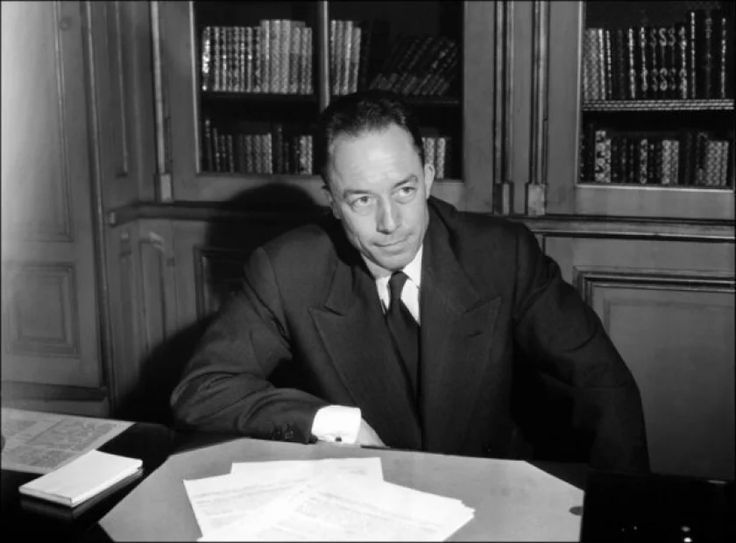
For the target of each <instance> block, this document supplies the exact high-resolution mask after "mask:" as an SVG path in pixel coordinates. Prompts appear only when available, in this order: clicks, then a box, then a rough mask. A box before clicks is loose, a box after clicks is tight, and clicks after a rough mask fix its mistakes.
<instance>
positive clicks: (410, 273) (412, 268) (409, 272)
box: [360, 244, 424, 288]
mask: <svg viewBox="0 0 736 543" xmlns="http://www.w3.org/2000/svg"><path fill="white" fill-rule="evenodd" d="M423 252H424V244H422V245H421V246H420V247H419V250H418V251H417V254H416V255H414V258H413V259H412V261H411V262H409V263H408V264H407V265H406V266H404V267H403V268H402V269H401V270H400V271H403V272H404V273H405V274H406V276H407V277H408V278H409V281H411V282H412V283H414V284H415V285H416V286H417V288H419V287H420V286H421V284H422V253H423ZM360 256H361V257H362V258H363V261H364V262H365V263H366V265H367V266H368V270H369V271H370V272H371V274H372V275H373V278H374V279H375V281H376V283H377V284H379V285H380V284H386V283H388V280H389V278H390V277H391V274H388V275H385V276H379V275H377V274H376V273H375V268H374V265H373V264H372V263H369V262H368V260H367V259H366V258H365V257H364V256H363V255H360Z"/></svg>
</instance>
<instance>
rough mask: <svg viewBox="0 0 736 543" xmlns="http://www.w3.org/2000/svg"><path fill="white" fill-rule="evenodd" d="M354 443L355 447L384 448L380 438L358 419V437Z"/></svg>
mask: <svg viewBox="0 0 736 543" xmlns="http://www.w3.org/2000/svg"><path fill="white" fill-rule="evenodd" d="M355 443H356V444H357V445H369V446H371V447H386V445H384V443H383V441H381V438H380V437H378V434H377V433H376V431H375V430H374V429H373V428H371V426H370V424H368V423H367V422H366V421H365V420H363V419H360V429H359V430H358V437H357V439H356V440H355Z"/></svg>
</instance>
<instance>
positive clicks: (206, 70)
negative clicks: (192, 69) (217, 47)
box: [200, 26, 212, 92]
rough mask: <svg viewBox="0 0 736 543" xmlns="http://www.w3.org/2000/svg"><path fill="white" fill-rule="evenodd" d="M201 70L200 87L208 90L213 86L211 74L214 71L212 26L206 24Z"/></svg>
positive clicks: (203, 31) (203, 33)
mask: <svg viewBox="0 0 736 543" xmlns="http://www.w3.org/2000/svg"><path fill="white" fill-rule="evenodd" d="M200 60H201V64H202V66H201V70H200V78H201V82H200V88H201V89H202V90H203V91H205V92H206V91H208V90H210V88H211V87H212V82H211V81H210V76H211V72H212V27H211V26H205V27H204V29H203V30H202V55H201V59H200Z"/></svg>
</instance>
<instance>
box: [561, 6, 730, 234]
mask: <svg viewBox="0 0 736 543" xmlns="http://www.w3.org/2000/svg"><path fill="white" fill-rule="evenodd" d="M706 15H707V19H708V21H711V23H712V25H711V26H712V33H713V36H712V39H711V38H709V40H710V41H709V42H708V43H710V46H709V47H706V45H707V44H706V42H705V37H703V36H701V34H704V33H705V25H706V22H705V18H706ZM721 16H723V17H725V24H723V25H721V23H720V21H721ZM690 17H692V20H693V21H694V22H693V31H692V33H693V35H694V36H695V37H694V38H692V40H691V38H690V37H689V36H690V32H691V31H690V20H691V19H690ZM733 18H734V10H733V4H732V3H730V2H709V3H703V2H670V3H666V4H656V3H642V4H633V3H629V4H626V3H625V4H617V3H615V2H552V3H550V26H549V31H550V34H549V44H550V47H549V95H548V97H547V100H548V103H549V104H554V107H550V108H549V119H548V130H549V133H548V136H547V137H548V149H549V150H548V153H547V156H548V157H549V158H548V168H549V174H548V189H547V204H548V205H547V213H563V214H585V215H608V216H613V215H617V216H628V217H662V218H665V217H666V218H683V219H709V220H718V219H720V220H727V221H728V220H731V221H732V220H733V217H734V144H735V142H736V140H735V139H734V129H733V127H734V125H736V115H735V114H734V95H733V88H732V86H731V84H730V82H731V81H732V80H733V77H734V63H733V56H732V55H733V52H732V51H733V41H734V39H733V38H734V32H733V24H732V23H733ZM695 21H697V24H696V23H695ZM729 21H730V23H729ZM716 23H718V24H716ZM721 29H723V32H722V33H721ZM629 31H630V35H629ZM679 31H682V33H683V34H682V39H683V40H684V42H683V48H681V46H680V43H681V39H680V37H678V38H677V39H676V40H675V35H676V32H679ZM716 34H717V35H716ZM640 35H641V39H642V40H643V43H644V44H645V45H644V48H642V47H640V45H639V39H640ZM721 35H722V36H723V44H724V49H725V51H726V53H725V56H723V54H722V53H721V51H720V49H721ZM678 36H679V34H678ZM628 37H630V38H631V40H632V43H631V44H630V46H629V43H628ZM596 38H598V39H596ZM601 40H602V41H601ZM691 43H692V45H693V46H692V47H691ZM611 44H613V45H611ZM627 49H628V50H629V51H630V52H631V53H632V59H631V60H632V61H633V63H632V64H631V66H629V64H630V63H629V54H628V53H627ZM617 50H618V52H617ZM672 53H676V54H677V56H676V57H675V58H670V57H671V54H672ZM684 54H687V59H686V62H685V64H683V65H682V66H681V61H680V57H681V55H684ZM691 54H692V60H690V55H691ZM642 56H643V61H642V60H640V59H641V57H642ZM706 56H707V57H708V59H707V60H706V58H705V57H706ZM721 59H722V60H721ZM706 62H707V64H708V66H709V67H710V66H711V65H712V69H710V70H709V75H705V74H704V69H705V68H704V65H705V64H706ZM611 63H613V66H612V67H611V66H609V65H610V64H611ZM673 64H674V67H678V68H682V69H683V70H684V72H683V77H681V76H680V75H679V74H678V75H676V76H675V74H672V73H670V72H669V71H668V70H671V67H672V65H673ZM652 65H653V67H652ZM619 66H620V67H619ZM657 67H659V69H658V70H657V71H661V72H667V73H668V74H669V89H668V88H667V84H668V79H667V77H665V78H664V79H661V78H660V79H661V80H662V83H661V84H663V85H664V90H652V83H651V77H652V75H651V74H652V73H653V71H654V69H657ZM721 69H723V75H722V76H721V75H720V72H721ZM598 71H600V72H601V74H600V76H598ZM716 72H718V77H716ZM642 73H643V74H644V75H645V83H644V88H642V82H641V77H642ZM647 74H649V75H647ZM630 75H631V76H633V79H631V80H630V79H629V77H630ZM594 76H595V77H594ZM618 76H620V77H618ZM606 78H610V79H612V81H607V80H606ZM690 78H692V79H693V81H695V82H696V83H697V86H696V87H693V86H692V85H691V88H690V90H688V89H687V87H686V88H685V92H686V94H685V96H686V97H683V95H682V90H681V84H680V82H681V81H688V80H689V79H690ZM721 78H722V79H723V82H724V85H723V89H721V88H720V87H721V83H720V82H719V81H718V80H719V79H721ZM617 79H622V81H620V83H617ZM706 79H709V80H711V81H712V84H710V83H709V88H711V87H712V90H710V91H708V93H707V94H706V93H705V91H704V90H703V89H702V87H703V86H704V81H705V80H706ZM601 80H603V81H607V84H603V83H601ZM630 81H631V82H632V84H633V85H634V89H633V92H634V94H633V96H634V97H635V98H631V96H632V94H631V90H630V89H629V82H630ZM646 81H649V84H648V85H647V83H646ZM654 81H655V87H654V88H655V89H658V87H657V86H656V85H657V83H656V82H657V79H656V78H655V79H654ZM672 83H675V87H676V88H675V90H674V91H672V90H671V89H672V87H673V85H672ZM725 83H728V84H725ZM594 84H595V85H594ZM611 86H613V94H611V89H610V87H611ZM601 87H606V88H604V89H602V90H601ZM618 87H621V90H620V91H619V90H618ZM693 88H695V89H696V91H697V92H695V91H693ZM596 90H598V92H596ZM601 93H602V94H601ZM606 93H608V94H606ZM596 137H598V138H599V141H598V144H597V145H598V149H599V151H600V152H599V153H598V157H597V158H596V156H595V155H596ZM712 143H717V145H712ZM612 144H613V146H614V156H613V164H612V165H611V152H610V150H609V149H607V148H606V145H608V147H609V148H610V146H611V145H612ZM642 145H644V146H647V145H648V147H649V148H650V149H649V161H648V162H650V167H649V168H648V169H649V173H650V176H649V178H648V179H647V177H646V171H647V167H646V162H647V155H646V153H645V155H644V158H643V159H642V160H640V151H641V148H642ZM668 145H669V147H668ZM634 146H635V147H636V152H635V153H634V149H633V147H634ZM654 146H657V148H656V149H652V148H653V147H654ZM719 146H720V147H719ZM691 147H692V148H691ZM710 147H713V149H711V148H710ZM716 147H718V149H716ZM668 148H669V150H670V151H672V153H668V152H667V150H668ZM716 150H719V151H721V152H720V153H719V156H718V157H717V158H716V157H715V156H713V157H712V156H711V155H712V154H713V153H711V151H714V152H715V151H716ZM670 155H671V156H672V158H671V159H670V158H669V156H670ZM662 157H664V165H662V164H661V161H662ZM712 158H713V159H714V160H711V159H712ZM655 159H656V160H658V161H660V164H659V165H655V167H654V168H652V167H651V163H653V162H654V160H655ZM596 160H599V162H600V163H601V164H602V166H601V172H599V175H596V174H595V173H594V168H595V161H596ZM667 164H670V167H669V168H664V169H663V167H662V166H666V165H667ZM632 166H633V167H632ZM657 166H659V167H657ZM606 168H608V175H607V176H606V172H605V169H606ZM635 168H636V172H634V171H633V170H634V169H635ZM698 170H701V171H702V173H699V172H698ZM611 173H613V176H611ZM641 174H643V175H641Z"/></svg>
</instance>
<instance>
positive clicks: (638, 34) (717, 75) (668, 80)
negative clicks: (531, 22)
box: [582, 10, 733, 101]
mask: <svg viewBox="0 0 736 543" xmlns="http://www.w3.org/2000/svg"><path fill="white" fill-rule="evenodd" d="M731 23H732V22H731V21H729V19H728V18H727V17H726V15H724V14H723V12H721V11H710V10H694V11H689V12H688V14H687V20H686V21H684V22H682V23H678V24H675V25H671V26H661V27H655V26H638V27H628V28H611V29H608V28H587V29H586V30H585V33H584V37H583V39H584V44H583V81H582V84H583V100H586V101H589V100H645V99H680V100H687V99H713V98H727V97H730V96H733V87H732V83H731V81H730V78H729V76H728V67H729V63H732V62H733V60H732V58H733V51H732V48H733V41H732V40H733V36H732V34H733V31H732V30H731V27H730V26H729V25H730V24H731Z"/></svg>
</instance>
